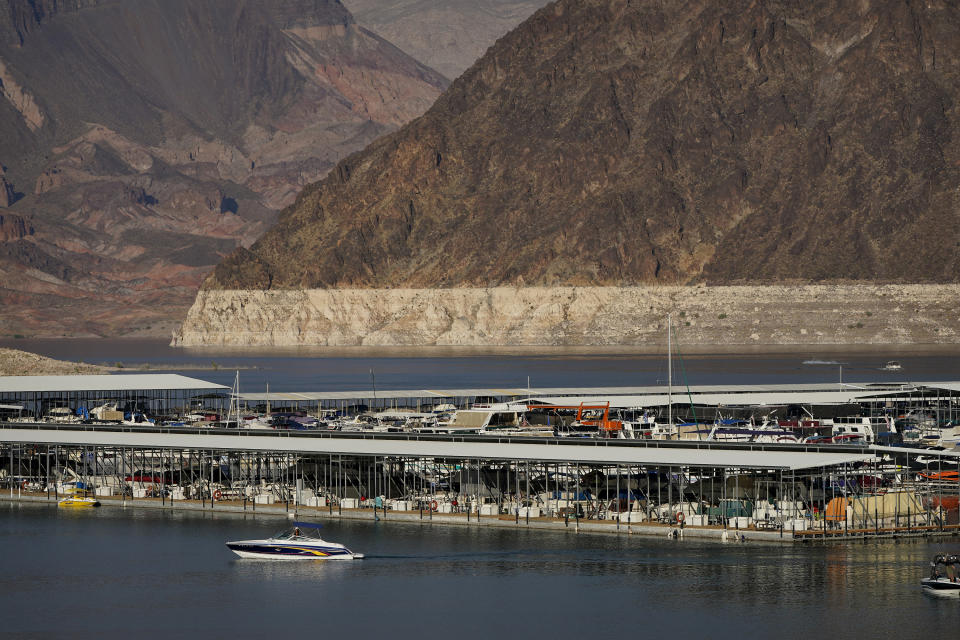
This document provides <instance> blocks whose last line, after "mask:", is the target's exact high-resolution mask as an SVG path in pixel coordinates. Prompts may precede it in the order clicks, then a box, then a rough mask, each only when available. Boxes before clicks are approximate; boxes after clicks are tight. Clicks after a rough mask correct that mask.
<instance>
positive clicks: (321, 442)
mask: <svg viewBox="0 0 960 640" xmlns="http://www.w3.org/2000/svg"><path fill="white" fill-rule="evenodd" d="M0 442H6V443H29V444H58V445H96V446H123V447H143V448H156V449H201V450H217V451H267V452H275V453H299V454H344V455H362V456H405V457H427V458H460V459H480V460H521V461H522V460H536V461H548V462H580V463H587V464H600V465H616V464H635V465H661V466H663V465H674V466H684V467H686V466H693V467H697V466H699V467H725V468H741V469H810V468H815V467H829V466H833V465H838V464H844V463H850V462H862V461H867V460H871V459H873V457H874V454H873V453H872V451H871V449H869V448H868V447H851V446H837V445H829V446H811V445H784V444H756V443H749V444H748V443H744V444H735V443H707V442H684V441H681V442H661V441H651V440H599V439H584V438H516V437H503V436H428V435H417V434H376V435H374V434H349V433H331V432H291V431H273V432H262V431H256V432H250V431H247V430H243V429H240V430H233V429H230V430H226V429H189V428H186V429H183V428H165V427H163V428H159V427H158V428H131V427H103V426H83V425H35V426H33V427H32V428H31V427H24V426H23V425H20V424H2V425H0Z"/></svg>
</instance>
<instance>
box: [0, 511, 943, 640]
mask: <svg viewBox="0 0 960 640" xmlns="http://www.w3.org/2000/svg"><path fill="white" fill-rule="evenodd" d="M283 526H285V521H284V520H282V519H276V518H264V517H262V516H261V517H259V518H257V519H254V518H252V517H249V516H248V517H243V516H229V515H219V516H211V515H209V514H198V513H165V512H158V511H154V510H146V509H143V510H135V509H128V510H121V509H119V508H108V507H104V508H101V509H99V510H96V511H87V512H67V511H64V510H58V509H56V507H48V506H45V505H40V506H38V505H16V504H13V505H11V504H7V503H0V549H2V551H0V557H2V560H3V561H2V568H3V570H2V572H0V620H2V625H0V629H2V631H0V634H3V635H5V636H8V637H28V636H33V637H105V638H115V637H123V638H135V637H143V638H157V637H179V636H181V635H185V634H187V635H189V636H191V637H193V636H198V635H201V634H209V635H210V636H211V637H217V638H234V637H244V638H246V637H265V636H267V635H268V634H269V636H271V637H284V636H289V635H290V634H309V637H318V636H322V637H331V638H364V637H370V636H369V635H368V634H378V636H380V637H397V638H414V637H421V636H422V637H437V636H449V637H455V638H490V637H496V636H498V635H499V636H500V637H504V638H507V637H509V638H513V637H531V638H541V637H552V638H572V637H579V638H592V637H595V638H611V637H614V636H622V637H650V636H651V635H653V636H657V635H668V634H670V635H671V636H672V637H680V638H688V637H703V638H744V637H746V638H773V637H777V638H821V637H822V638H837V637H843V638H878V637H891V638H919V637H956V632H957V629H958V625H960V602H958V601H956V600H952V601H951V600H935V599H932V598H929V597H927V596H925V595H923V594H922V593H921V592H920V589H919V587H918V586H917V584H918V581H919V579H920V577H921V576H922V575H923V574H924V573H925V572H926V571H927V568H926V562H927V561H928V560H929V557H930V556H932V555H933V553H935V552H937V551H940V550H943V549H945V548H949V547H952V548H953V549H955V550H956V548H957V544H956V540H955V539H954V540H953V544H950V545H943V544H930V543H927V542H902V543H900V544H872V543H871V544H855V545H850V546H800V545H795V546H787V547H781V546H766V545H760V544H751V543H750V542H749V541H748V542H747V543H746V544H727V545H722V544H719V543H711V542H697V541H694V540H691V539H688V540H682V541H668V540H659V539H651V538H639V537H627V536H619V537H618V536H611V535H597V534H579V535H577V534H575V533H573V532H572V531H571V532H567V531H562V532H543V531H536V532H533V531H525V530H523V529H518V530H513V529H508V530H502V529H477V528H467V527H443V526H439V525H437V526H432V525H429V524H424V525H420V524H405V523H396V522H394V523H391V522H389V521H387V522H384V521H380V522H377V523H373V522H370V523H366V522H343V523H338V522H335V521H334V522H331V523H329V524H327V525H326V528H325V531H326V534H325V535H326V537H328V538H329V539H331V540H337V541H341V542H344V543H346V544H347V545H348V546H350V547H351V548H352V549H354V550H356V551H360V552H364V553H366V554H368V559H366V560H363V561H356V562H343V563H334V562H327V563H324V562H322V561H319V562H311V561H307V562H305V563H303V562H276V561H272V562H271V561H258V560H241V559H239V558H236V557H234V556H233V554H232V553H230V552H229V551H228V550H227V549H226V548H225V547H224V542H225V541H226V540H230V539H245V538H260V537H265V536H268V535H270V534H271V533H273V532H275V531H277V530H279V529H281V528H282V527H283Z"/></svg>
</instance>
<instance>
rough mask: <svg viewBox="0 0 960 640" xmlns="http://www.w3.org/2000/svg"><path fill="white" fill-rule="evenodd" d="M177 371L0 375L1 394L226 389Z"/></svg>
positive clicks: (220, 385)
mask: <svg viewBox="0 0 960 640" xmlns="http://www.w3.org/2000/svg"><path fill="white" fill-rule="evenodd" d="M229 388H230V387H225V386H223V385H222V384H215V383H213V382H207V381H206V380H200V379H198V378H188V377H187V376H181V375H179V374H176V373H135V374H129V373H128V374H117V375H109V374H100V375H77V376H0V393H56V392H68V391H194V390H200V389H204V390H215V389H229Z"/></svg>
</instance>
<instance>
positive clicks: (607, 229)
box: [205, 0, 960, 289]
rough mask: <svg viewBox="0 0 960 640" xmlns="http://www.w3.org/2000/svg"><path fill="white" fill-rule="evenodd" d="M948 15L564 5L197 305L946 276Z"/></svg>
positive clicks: (339, 170)
mask: <svg viewBox="0 0 960 640" xmlns="http://www.w3.org/2000/svg"><path fill="white" fill-rule="evenodd" d="M958 55H960V8H958V7H957V6H956V5H955V4H954V3H949V2H943V1H937V0H933V1H931V2H927V3H922V4H919V5H918V4H916V3H912V2H907V1H905V0H864V1H863V2H858V3H837V2H833V1H827V0H815V1H813V2H810V1H808V0H805V1H803V2H800V1H797V0H735V1H733V2H726V3H717V2H713V1H710V0H686V1H680V2H670V3H662V2H656V1H654V0H640V1H633V2H627V1H625V0H558V1H557V2H555V3H552V4H550V5H548V6H546V7H544V8H543V9H541V10H539V11H538V12H537V13H535V14H534V15H533V16H532V17H531V18H530V19H528V20H527V21H526V22H524V23H523V24H522V25H521V26H519V27H518V28H517V29H515V30H514V31H513V32H511V33H510V34H508V35H507V36H505V37H504V38H501V39H500V40H499V41H498V42H497V43H496V45H495V46H493V47H492V48H491V49H490V50H489V51H488V52H487V54H486V55H485V56H483V58H481V59H480V60H479V61H478V62H477V63H476V64H475V65H474V66H473V67H471V68H470V69H469V70H468V71H467V72H466V73H464V74H463V75H462V76H461V77H459V78H458V79H457V80H456V81H455V82H454V83H453V84H452V85H451V86H450V88H449V89H448V90H447V91H446V92H445V93H444V94H443V95H442V96H441V97H440V98H439V99H438V100H437V102H436V104H435V105H434V106H433V107H432V108H431V109H430V110H429V112H427V113H426V114H425V115H424V116H423V117H421V118H419V119H417V120H415V121H413V122H411V123H410V124H408V125H407V126H405V127H403V128H402V129H401V130H399V131H398V132H395V133H393V134H391V135H387V136H384V137H382V138H380V139H378V140H377V141H376V142H374V143H373V144H372V145H370V146H369V147H367V148H366V149H365V150H364V151H362V152H360V153H358V154H355V155H353V156H351V157H349V158H347V159H345V160H343V161H342V162H341V163H340V164H339V165H338V166H337V167H336V169H335V170H334V171H332V172H331V174H330V175H329V176H328V177H327V178H326V179H325V180H323V181H321V182H320V183H318V184H316V185H314V186H311V187H309V188H308V189H306V190H305V191H304V192H303V193H302V194H301V196H300V198H299V199H298V201H297V202H296V204H295V205H294V206H292V207H290V208H289V209H287V210H286V211H285V212H284V213H283V215H282V216H281V219H280V222H279V224H278V225H277V226H276V227H275V228H274V229H272V230H271V231H270V232H268V233H267V234H266V235H265V236H263V237H262V238H261V239H260V240H258V241H257V242H256V243H255V244H254V245H253V246H252V247H251V248H250V250H249V252H244V253H238V254H236V255H234V256H232V257H231V258H230V259H228V260H226V261H224V262H223V263H221V265H220V266H219V267H218V268H217V270H216V271H215V273H214V275H213V276H211V277H210V278H209V279H208V281H207V282H206V285H205V286H206V287H207V288H211V289H215V288H231V289H237V288H242V289H256V288H267V287H269V288H272V289H276V288H281V289H283V288H289V289H299V288H317V287H320V288H326V287H340V288H349V287H374V288H382V287H416V288H424V287H426V288H429V287H445V286H480V287H486V286H492V285H510V286H514V285H520V284H523V285H527V286H530V285H545V286H560V285H604V286H622V285H634V284H643V283H695V282H706V283H730V282H740V281H747V282H781V281H796V280H804V281H835V280H848V281H849V280H854V281H915V282H917V281H919V282H926V281H944V282H955V281H956V280H957V279H958V273H960V272H958V259H960V253H958V251H957V247H958V246H960V245H958V225H957V213H956V212H957V210H958V207H957V205H958V202H957V193H960V191H958V187H960V169H958V167H960V155H958V154H960V146H958V145H956V144H954V143H953V142H954V140H955V139H956V135H957V133H958V124H960V118H958V111H957V109H958V105H960V84H958V80H960V75H958V74H960V65H958V62H960V61H958Z"/></svg>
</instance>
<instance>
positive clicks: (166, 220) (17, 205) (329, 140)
mask: <svg viewBox="0 0 960 640" xmlns="http://www.w3.org/2000/svg"><path fill="white" fill-rule="evenodd" d="M446 85H447V80H446V79H445V78H443V76H442V75H441V74H439V73H437V72H435V71H433V70H432V69H429V68H428V67H426V66H424V65H422V64H421V63H419V62H417V61H416V60H414V59H413V58H410V57H409V56H408V55H407V54H405V53H403V52H402V51H400V50H399V49H397V48H396V47H395V46H393V45H392V44H390V43H389V42H387V41H385V40H384V39H382V38H381V37H379V36H377V35H376V34H373V33H371V32H369V31H368V30H366V29H364V28H363V27H360V26H359V25H357V24H356V22H355V21H354V19H353V17H352V16H351V14H350V13H349V11H347V10H346V9H345V8H344V7H343V6H342V5H341V4H340V3H339V2H338V1H337V0H277V1H269V2H268V1H267V0H240V1H235V0H194V1H188V0H162V1H161V0H121V1H104V2H97V1H91V2H84V1H82V0H75V1H67V2H60V1H58V0H3V1H2V2H0V216H2V223H0V225H2V230H0V277H2V280H3V284H2V285H0V301H2V302H3V303H4V305H3V306H4V320H5V322H4V324H5V331H8V332H10V333H22V334H26V335H34V334H37V333H41V334H46V335H50V334H51V333H52V334H53V335H61V334H64V333H70V334H73V335H91V334H94V335H110V334H113V335H116V334H130V333H135V334H137V333H139V334H147V335H158V334H159V335H163V334H165V333H167V332H168V331H169V328H170V327H171V326H172V323H173V322H174V320H173V319H174V318H177V317H178V316H179V315H180V314H182V313H183V311H184V310H185V309H186V307H187V306H188V305H189V302H190V300H191V299H192V297H193V295H194V293H195V291H196V288H197V287H198V286H199V284H200V282H201V281H202V280H203V278H204V277H205V276H206V275H207V273H208V272H209V271H210V270H211V269H212V268H213V266H214V265H215V264H216V262H217V261H218V260H219V258H220V257H221V256H223V255H225V254H226V253H228V252H229V251H230V250H232V249H233V248H235V247H237V246H247V245H249V244H250V243H252V242H253V241H254V240H255V239H256V238H257V237H258V236H259V235H260V234H261V233H262V232H263V231H264V230H265V229H267V228H268V227H269V226H270V225H271V224H272V223H273V221H274V220H275V219H276V215H277V214H276V212H277V211H278V210H279V209H281V208H283V207H284V206H285V205H286V204H288V203H290V202H292V201H293V199H294V197H295V195H296V193H297V192H298V191H299V190H300V188H301V187H302V186H303V185H304V184H308V183H310V182H313V181H315V180H317V179H319V178H320V177H322V176H323V175H324V174H325V173H326V171H328V170H329V168H330V167H332V166H333V165H334V164H335V162H336V161H337V160H338V159H339V158H340V157H343V156H344V155H346V154H347V153H349V152H351V151H353V150H356V149H358V148H361V147H362V146H364V145H365V144H366V143H368V142H369V141H371V140H373V139H375V138H376V137H377V136H378V135H380V134H382V133H384V132H386V131H389V130H391V129H394V128H396V127H397V126H399V125H401V124H403V123H404V122H407V121H409V120H410V119H412V118H413V117H415V116H416V115H419V114H420V113H422V112H423V111H424V110H426V108H427V107H428V106H429V105H430V104H431V103H432V102H433V100H434V99H435V97H436V96H437V95H438V94H439V93H440V91H441V90H442V89H443V88H444V87H445V86H446ZM28 230H29V232H28Z"/></svg>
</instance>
